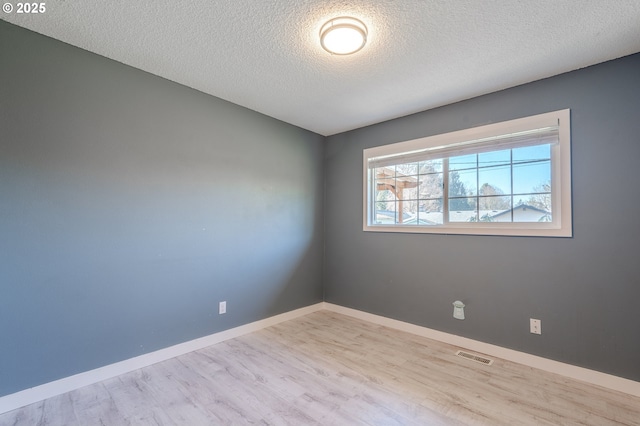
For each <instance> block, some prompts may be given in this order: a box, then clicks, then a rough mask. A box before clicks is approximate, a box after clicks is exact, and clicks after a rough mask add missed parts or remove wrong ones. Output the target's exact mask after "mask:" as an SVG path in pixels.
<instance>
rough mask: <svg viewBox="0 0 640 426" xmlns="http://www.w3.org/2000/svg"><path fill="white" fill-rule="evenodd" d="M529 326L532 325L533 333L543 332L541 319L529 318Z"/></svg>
mask: <svg viewBox="0 0 640 426" xmlns="http://www.w3.org/2000/svg"><path fill="white" fill-rule="evenodd" d="M529 326H530V327H531V333H533V334H542V324H541V322H540V320H539V319H533V318H529Z"/></svg>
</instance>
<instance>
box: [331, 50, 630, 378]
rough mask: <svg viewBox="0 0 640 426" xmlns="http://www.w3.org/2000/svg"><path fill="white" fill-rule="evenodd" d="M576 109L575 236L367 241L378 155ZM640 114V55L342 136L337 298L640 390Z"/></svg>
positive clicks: (334, 253) (336, 205)
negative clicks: (402, 145) (373, 154)
mask: <svg viewBox="0 0 640 426" xmlns="http://www.w3.org/2000/svg"><path fill="white" fill-rule="evenodd" d="M419 90H428V87H423V88H419ZM563 108H571V111H572V113H571V117H572V123H571V129H572V167H573V174H572V176H573V212H574V217H573V228H574V237H573V238H570V239H556V238H535V237H533V238H532V237H529V238H526V237H495V236H456V235H425V234H391V233H372V232H369V233H366V232H363V231H362V150H363V149H364V148H368V147H373V146H378V145H384V144H388V143H393V142H398V141H403V140H409V139H414V138H418V137H422V136H429V135H434V134H439V133H443V132H449V131H454V130H460V129H464V128H468V127H473V126H478V125H482V124H487V123H494V122H499V121H504V120H509V119H513V118H519V117H523V116H528V115H534V114H539V113H543V112H547V111H554V110H558V109H563ZM639 114H640V54H638V55H634V56H630V57H626V58H623V59H620V60H616V61H612V62H608V63H604V64H600V65H597V66H593V67H590V68H586V69H583V70H579V71H575V72H571V73H568V74H564V75H560V76H557V77H553V78H550V79H546V80H542V81H538V82H534V83H531V84H527V85H523V86H519V87H516V88H512V89H509V90H505V91H501V92H498V93H493V94H490V95H487V96H482V97H479V98H475V99H471V100H468V101H464V102H460V103H456V104H452V105H449V106H445V107H442V108H438V109H434V110H430V111H426V112H423V113H419V114H415V115H412V116H408V117H404V118H400V119H397V120H392V121H389V122H385V123H382V124H378V125H374V126H370V127H366V128H362V129H359V130H355V131H352V132H348V133H343V134H339V135H336V136H333V137H330V138H328V142H327V146H326V147H325V182H326V188H325V191H326V201H325V227H326V231H325V242H326V249H325V300H326V301H327V302H331V303H336V304H339V305H344V306H348V307H352V308H356V309H360V310H363V311H367V312H371V313H375V314H379V315H383V316H386V317H391V318H395V319H399V320H403V321H407V322H410V323H414V324H419V325H423V326H426V327H430V328H433V329H437V330H442V331H445V332H448V333H452V334H456V335H460V336H465V337H469V338H472V339H477V340H480V341H484V342H488V343H493V344H496V345H500V346H503V347H507V348H512V349H515V350H519V351H524V352H528V353H531V354H535V355H540V356H543V357H547V358H551V359H555V360H558V361H562V362H567V363H571V364H574V365H578V366H583V367H587V368H590V369H593V370H598V371H602V372H606V373H610V374H614V375H618V376H622V377H626V378H629V379H633V380H640V364H639V362H638V361H639V360H640V334H639V333H640V307H639V306H640V254H639V250H638V244H639V242H640V225H639V222H638V218H639V217H640V216H639V212H640V184H639V183H640V178H639V173H640V167H639V165H638V161H639V160H640V115H639ZM456 299H460V300H462V301H464V303H466V305H467V307H466V309H465V310H466V314H467V319H466V320H465V321H459V320H455V319H454V318H453V316H452V313H453V307H452V305H451V303H452V302H453V301H454V300H456ZM529 318H539V319H541V320H542V331H543V334H542V335H540V336H536V335H532V334H530V333H529Z"/></svg>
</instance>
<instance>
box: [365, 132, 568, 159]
mask: <svg viewBox="0 0 640 426" xmlns="http://www.w3.org/2000/svg"><path fill="white" fill-rule="evenodd" d="M558 133H559V126H548V127H542V128H539V129H532V130H525V131H521V132H515V133H509V134H505V135H499V136H491V137H486V138H480V139H472V140H467V141H462V142H456V143H452V144H449V145H444V146H435V147H428V148H422V149H417V150H412V151H407V152H401V153H398V154H390V155H384V156H378V157H371V158H369V159H368V167H369V168H370V169H373V168H377V167H386V166H392V165H395V164H405V163H415V162H418V161H427V160H434V159H442V158H449V157H457V156H461V155H468V154H480V153H483V152H491V151H502V150H506V149H514V148H523V147H529V146H536V145H547V144H550V145H555V144H558V143H559V136H558Z"/></svg>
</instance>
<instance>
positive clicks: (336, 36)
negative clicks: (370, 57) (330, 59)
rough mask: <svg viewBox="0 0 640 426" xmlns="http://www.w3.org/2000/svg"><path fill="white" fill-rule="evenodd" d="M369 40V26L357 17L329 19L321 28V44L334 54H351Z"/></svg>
mask: <svg viewBox="0 0 640 426" xmlns="http://www.w3.org/2000/svg"><path fill="white" fill-rule="evenodd" d="M366 42H367V26H366V25H365V24H364V23H363V22H362V21H360V20H358V19H356V18H349V17H340V18H334V19H332V20H330V21H328V22H327V23H326V24H324V25H323V26H322V28H321V29H320V44H321V45H322V47H323V49H324V50H326V51H327V52H329V53H331V54H334V55H350V54H352V53H355V52H357V51H358V50H360V49H362V48H363V47H364V45H365V43H366Z"/></svg>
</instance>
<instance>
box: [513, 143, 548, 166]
mask: <svg viewBox="0 0 640 426" xmlns="http://www.w3.org/2000/svg"><path fill="white" fill-rule="evenodd" d="M550 158H551V145H536V146H527V147H524V148H516V149H514V150H513V162H514V163H518V162H522V161H537V160H548V159H550Z"/></svg>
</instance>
